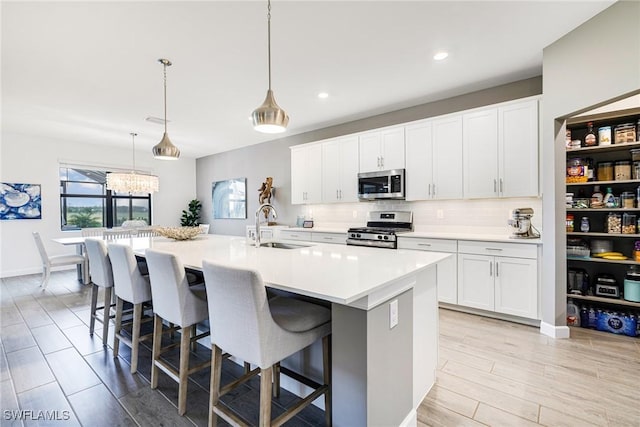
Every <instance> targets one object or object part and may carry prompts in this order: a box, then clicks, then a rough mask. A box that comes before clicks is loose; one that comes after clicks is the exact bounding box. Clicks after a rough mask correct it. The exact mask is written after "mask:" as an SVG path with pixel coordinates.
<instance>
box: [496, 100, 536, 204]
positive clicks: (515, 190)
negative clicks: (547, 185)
mask: <svg viewBox="0 0 640 427" xmlns="http://www.w3.org/2000/svg"><path fill="white" fill-rule="evenodd" d="M498 125H499V132H498V161H499V171H500V176H499V180H500V181H499V190H500V196H502V197H525V196H531V197H535V196H537V195H538V146H539V143H538V101H537V100H532V101H527V102H522V103H518V104H513V105H508V106H505V107H500V108H499V109H498Z"/></svg>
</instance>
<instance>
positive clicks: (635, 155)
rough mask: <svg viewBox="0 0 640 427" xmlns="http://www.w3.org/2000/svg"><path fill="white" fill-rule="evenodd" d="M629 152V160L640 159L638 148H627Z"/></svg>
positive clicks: (639, 149)
mask: <svg viewBox="0 0 640 427" xmlns="http://www.w3.org/2000/svg"><path fill="white" fill-rule="evenodd" d="M629 151H630V152H631V160H633V161H634V162H635V161H640V148H634V149H632V150H629Z"/></svg>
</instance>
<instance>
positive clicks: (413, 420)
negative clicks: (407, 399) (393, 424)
mask: <svg viewBox="0 0 640 427" xmlns="http://www.w3.org/2000/svg"><path fill="white" fill-rule="evenodd" d="M417 425H418V413H417V412H416V410H415V409H412V410H411V412H409V413H408V414H407V416H406V417H405V419H404V420H402V423H401V424H400V426H399V427H417Z"/></svg>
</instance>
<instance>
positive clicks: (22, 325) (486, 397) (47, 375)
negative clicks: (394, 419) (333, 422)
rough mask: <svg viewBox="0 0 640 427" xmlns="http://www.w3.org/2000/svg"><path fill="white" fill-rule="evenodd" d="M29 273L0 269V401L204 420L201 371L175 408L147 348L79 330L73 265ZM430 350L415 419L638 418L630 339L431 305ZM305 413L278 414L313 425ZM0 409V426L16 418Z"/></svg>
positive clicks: (614, 421)
mask: <svg viewBox="0 0 640 427" xmlns="http://www.w3.org/2000/svg"><path fill="white" fill-rule="evenodd" d="M38 284H39V276H38V275H33V276H22V277H19V278H11V279H2V280H0V314H1V316H0V336H1V339H2V342H1V345H0V406H1V407H2V409H3V410H12V409H18V408H23V409H24V408H27V407H31V408H41V409H42V410H55V409H58V410H69V411H70V413H71V419H70V420H69V421H56V422H52V423H50V424H49V425H54V426H63V425H64V426H66V425H78V424H80V425H85V426H96V425H105V426H114V425H139V426H156V425H206V420H207V419H206V405H207V402H208V393H207V391H208V378H207V375H208V371H206V372H205V373H203V375H201V377H199V378H196V381H194V384H193V386H192V385H190V388H189V396H190V397H189V402H190V403H189V404H188V407H187V417H180V416H178V415H177V411H176V408H175V403H174V402H175V401H176V398H175V394H177V391H176V390H174V388H176V387H175V385H174V384H175V383H173V382H172V381H166V382H165V383H163V384H161V386H160V389H159V391H158V390H151V389H150V388H149V384H148V380H147V378H146V377H145V376H144V375H146V374H145V369H146V368H145V366H147V365H149V360H148V359H149V358H150V354H146V353H145V351H142V353H141V357H142V358H143V359H144V360H143V361H142V362H141V366H142V368H141V369H139V374H135V375H131V374H130V373H129V366H128V363H129V358H130V354H129V352H128V351H127V350H126V346H124V348H123V346H121V349H122V350H121V354H120V356H119V357H118V358H117V359H114V358H113V355H112V353H111V349H110V348H104V347H102V345H101V344H102V343H101V338H100V336H99V333H100V332H101V329H102V328H101V327H99V326H98V327H96V334H95V336H94V337H93V338H91V337H89V334H88V328H87V323H88V319H89V301H90V298H89V295H90V293H89V292H88V290H89V289H88V287H84V286H81V285H79V284H78V282H77V281H76V280H75V275H74V273H73V272H69V271H66V272H57V273H54V274H53V275H52V278H51V282H50V284H49V288H48V289H47V291H46V292H42V290H41V289H40V288H39V286H38ZM112 329H113V328H111V330H112ZM109 342H110V345H111V343H112V340H111V339H110V340H109ZM147 352H148V351H147ZM204 353H205V352H199V354H198V355H196V356H197V357H200V358H201V357H207V354H208V353H207V354H204ZM439 355H440V360H439V366H438V372H437V375H438V379H437V383H436V385H435V386H434V388H433V389H432V390H431V392H430V393H429V395H428V396H427V397H426V399H425V400H424V402H423V403H422V405H421V406H420V408H419V411H418V425H419V426H425V425H429V426H467V425H491V426H509V427H511V426H521V425H546V426H590V425H602V426H612V427H613V426H616V427H617V426H635V427H640V340H638V339H637V338H628V337H620V336H615V335H612V334H606V333H600V332H596V331H588V330H584V329H579V328H577V329H572V338H571V339H567V340H553V339H550V338H547V337H545V336H542V335H540V334H539V331H538V329H536V328H532V327H528V326H522V325H517V324H513V323H508V322H502V321H499V320H494V319H488V318H483V317H478V316H473V315H468V314H463V313H458V312H454V311H449V310H440V354H439ZM249 397H251V398H252V399H253V397H254V396H249ZM240 403H242V402H240ZM285 403H286V404H289V403H290V402H283V405H284V404H285ZM316 412H320V414H318V413H314V412H313V411H312V413H310V414H308V415H307V416H306V417H303V418H298V419H296V420H294V422H292V423H290V424H288V425H295V426H305V427H306V426H312V425H318V424H319V423H321V422H322V414H321V411H316ZM0 416H2V419H0V425H2V426H5V425H7V426H8V425H12V426H13V425H16V426H20V425H23V424H22V423H21V422H11V421H8V420H6V419H4V413H3V414H1V415H0ZM24 425H31V424H29V423H25V424H24Z"/></svg>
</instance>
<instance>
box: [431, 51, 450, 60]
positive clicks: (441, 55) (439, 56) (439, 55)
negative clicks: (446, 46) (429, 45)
mask: <svg viewBox="0 0 640 427" xmlns="http://www.w3.org/2000/svg"><path fill="white" fill-rule="evenodd" d="M447 56H449V54H448V53H447V52H444V51H441V52H438V53H436V54H435V55H433V59H435V60H436V61H442V60H443V59H445V58H446V57H447Z"/></svg>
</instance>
